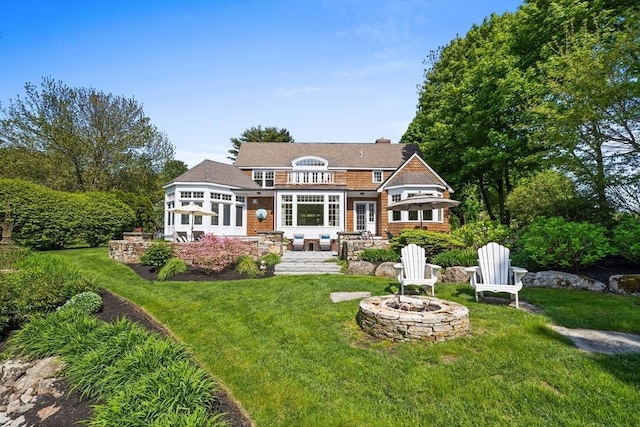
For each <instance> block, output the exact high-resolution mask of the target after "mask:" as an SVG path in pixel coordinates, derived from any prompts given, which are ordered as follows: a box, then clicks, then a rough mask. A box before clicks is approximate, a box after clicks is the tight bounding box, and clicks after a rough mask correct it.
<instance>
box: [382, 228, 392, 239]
mask: <svg viewBox="0 0 640 427" xmlns="http://www.w3.org/2000/svg"><path fill="white" fill-rule="evenodd" d="M384 232H385V234H386V235H387V239H389V240H391V239H393V233H392V232H390V231H389V230H384Z"/></svg>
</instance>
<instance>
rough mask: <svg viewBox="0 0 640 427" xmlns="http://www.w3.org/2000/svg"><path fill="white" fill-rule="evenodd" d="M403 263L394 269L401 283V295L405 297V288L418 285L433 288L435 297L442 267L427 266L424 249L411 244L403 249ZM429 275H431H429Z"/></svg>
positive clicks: (432, 293)
mask: <svg viewBox="0 0 640 427" xmlns="http://www.w3.org/2000/svg"><path fill="white" fill-rule="evenodd" d="M401 253H402V259H401V262H400V263H398V264H395V265H394V267H395V268H396V269H397V270H398V271H399V272H398V282H400V295H404V288H405V286H408V285H417V286H422V287H424V288H425V292H426V290H427V288H431V295H432V296H433V295H435V289H434V288H435V284H436V281H437V280H438V271H440V266H439V265H435V264H427V258H426V256H425V253H424V248H422V247H420V246H418V245H416V244H414V243H410V244H408V245H407V246H405V247H404V248H402V251H401ZM427 273H429V274H427Z"/></svg>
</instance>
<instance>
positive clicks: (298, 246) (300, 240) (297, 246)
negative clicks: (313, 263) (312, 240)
mask: <svg viewBox="0 0 640 427" xmlns="http://www.w3.org/2000/svg"><path fill="white" fill-rule="evenodd" d="M303 249H304V234H294V235H293V250H294V251H301V250H303Z"/></svg>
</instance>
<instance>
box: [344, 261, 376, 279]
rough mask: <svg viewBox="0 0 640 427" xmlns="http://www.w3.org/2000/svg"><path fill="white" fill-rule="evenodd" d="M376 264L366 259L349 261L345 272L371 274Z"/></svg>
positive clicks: (360, 274)
mask: <svg viewBox="0 0 640 427" xmlns="http://www.w3.org/2000/svg"><path fill="white" fill-rule="evenodd" d="M375 269H376V266H375V265H373V264H372V263H370V262H368V261H351V262H349V267H348V268H347V274H353V275H359V276H369V275H371V274H373V271H374V270H375Z"/></svg>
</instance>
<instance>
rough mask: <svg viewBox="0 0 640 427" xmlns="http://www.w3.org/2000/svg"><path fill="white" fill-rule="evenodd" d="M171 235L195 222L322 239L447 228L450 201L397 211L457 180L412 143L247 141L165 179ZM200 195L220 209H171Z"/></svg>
mask: <svg viewBox="0 0 640 427" xmlns="http://www.w3.org/2000/svg"><path fill="white" fill-rule="evenodd" d="M164 189H165V225H164V233H165V237H166V238H168V239H171V238H172V237H173V236H175V235H176V234H175V233H176V232H185V233H191V230H192V229H193V230H194V231H199V232H204V233H214V234H216V235H242V236H252V235H256V234H258V233H259V232H265V231H273V230H278V231H282V232H283V233H284V235H285V236H286V237H288V238H289V239H292V238H293V236H294V234H303V235H304V236H305V237H306V238H310V239H318V237H319V236H320V235H326V234H329V235H330V236H331V239H335V238H336V237H337V233H339V232H362V231H369V232H370V233H371V234H372V235H373V236H384V235H385V230H388V231H389V232H391V233H393V234H396V233H398V232H399V231H400V230H402V229H404V228H416V227H419V226H420V224H422V227H423V228H426V229H428V230H433V231H445V232H446V231H449V230H450V227H449V212H448V209H435V210H432V211H431V210H430V211H422V212H392V211H388V210H387V206H388V205H389V204H391V203H394V202H397V201H400V200H402V199H405V198H407V197H409V196H411V195H415V194H428V195H433V196H437V197H444V198H449V194H450V193H452V192H453V190H452V189H451V187H449V185H448V184H447V183H446V182H445V181H444V180H443V179H442V178H441V177H440V176H438V174H437V173H436V172H435V171H434V170H433V169H432V168H431V167H430V166H429V165H428V164H427V163H426V162H425V161H424V160H423V159H422V158H421V157H420V154H419V152H418V150H417V148H416V147H415V146H413V145H406V144H392V143H391V142H390V141H389V140H388V139H382V138H381V139H378V140H377V141H376V142H375V143H373V144H372V143H265V142H261V143H255V142H252V143H247V142H245V143H243V144H242V145H241V146H240V150H239V152H238V155H237V158H236V162H235V164H234V165H228V164H224V163H219V162H214V161H211V160H205V161H203V162H202V163H200V164H198V165H197V166H195V167H193V168H192V169H190V170H189V171H187V172H186V173H184V174H183V175H180V176H179V177H177V178H176V179H174V180H173V181H172V182H170V183H169V184H167V185H166V186H165V187H164ZM189 203H195V204H197V205H199V206H202V207H203V208H205V209H207V210H210V211H212V212H215V213H216V214H217V215H215V216H198V215H195V216H190V215H186V214H177V213H171V212H170V211H169V210H170V209H171V208H174V207H177V206H183V205H187V204H189Z"/></svg>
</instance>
